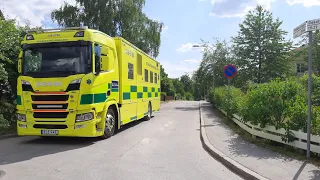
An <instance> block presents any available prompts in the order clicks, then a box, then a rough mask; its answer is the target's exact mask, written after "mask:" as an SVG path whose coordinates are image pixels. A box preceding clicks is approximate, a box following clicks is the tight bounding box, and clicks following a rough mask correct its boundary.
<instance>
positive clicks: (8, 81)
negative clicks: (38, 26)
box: [0, 15, 28, 127]
mask: <svg viewBox="0 0 320 180" xmlns="http://www.w3.org/2000/svg"><path fill="white" fill-rule="evenodd" d="M26 28H28V27H19V26H17V25H16V22H15V20H13V19H4V18H3V15H2V18H0V29H1V31H0V121H1V122H0V125H1V126H2V127H7V126H9V125H13V124H14V123H15V116H14V114H15V98H16V92H17V91H16V87H17V85H16V81H17V77H18V73H17V70H16V68H17V61H16V60H17V57H18V54H19V50H20V41H21V40H22V36H23V35H24V34H25V33H24V32H25V29H26Z"/></svg>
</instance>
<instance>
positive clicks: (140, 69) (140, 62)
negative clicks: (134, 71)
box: [137, 54, 142, 76]
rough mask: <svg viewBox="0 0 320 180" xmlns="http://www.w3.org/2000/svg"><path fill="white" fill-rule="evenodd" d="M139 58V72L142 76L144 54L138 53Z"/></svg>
mask: <svg viewBox="0 0 320 180" xmlns="http://www.w3.org/2000/svg"><path fill="white" fill-rule="evenodd" d="M137 58H138V74H139V75H141V76H142V56H141V55H140V54H138V55H137Z"/></svg>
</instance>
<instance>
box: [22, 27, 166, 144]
mask: <svg viewBox="0 0 320 180" xmlns="http://www.w3.org/2000/svg"><path fill="white" fill-rule="evenodd" d="M22 49H23V50H22V51H21V53H20V55H19V61H18V70H19V73H20V76H19V78H18V80H17V113H18V114H17V131H18V135H21V136H25V135H32V136H77V137H97V136H101V137H105V138H107V137H110V136H112V135H113V133H114V131H115V130H117V129H119V128H120V127H121V126H122V125H124V124H127V123H130V122H132V121H135V120H140V119H142V118H144V119H150V117H151V115H152V112H154V111H158V110H159V108H160V64H159V62H157V61H156V60H154V59H153V58H151V57H149V56H148V55H147V54H145V53H144V52H142V51H141V50H140V49H138V48H137V47H135V46H134V45H132V44H131V43H129V42H128V41H126V40H124V39H123V38H120V37H116V38H112V37H110V36H108V35H106V34H104V33H102V32H100V31H96V30H92V29H87V28H69V29H60V30H57V31H49V30H46V31H45V30H43V31H35V32H29V33H28V34H27V35H26V36H25V38H24V41H23V42H22Z"/></svg>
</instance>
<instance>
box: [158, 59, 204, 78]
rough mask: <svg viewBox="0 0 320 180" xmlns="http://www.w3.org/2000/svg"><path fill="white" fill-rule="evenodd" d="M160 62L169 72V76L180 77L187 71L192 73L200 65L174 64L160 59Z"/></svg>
mask: <svg viewBox="0 0 320 180" xmlns="http://www.w3.org/2000/svg"><path fill="white" fill-rule="evenodd" d="M160 64H161V65H162V66H163V68H164V71H165V72H166V73H167V74H168V76H169V78H178V77H180V76H182V75H184V74H185V73H192V72H194V71H195V70H197V69H198V66H195V65H192V66H191V67H189V66H187V65H185V66H181V64H173V63H170V62H168V61H160Z"/></svg>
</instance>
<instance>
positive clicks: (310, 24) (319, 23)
mask: <svg viewBox="0 0 320 180" xmlns="http://www.w3.org/2000/svg"><path fill="white" fill-rule="evenodd" d="M315 30H320V19H313V20H308V21H305V22H304V23H302V24H301V25H299V26H298V27H296V28H294V29H293V38H297V37H299V36H301V35H302V34H304V33H306V32H308V33H309V45H308V122H307V160H309V159H310V138H311V120H312V108H311V107H312V99H311V97H312V31H315Z"/></svg>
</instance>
